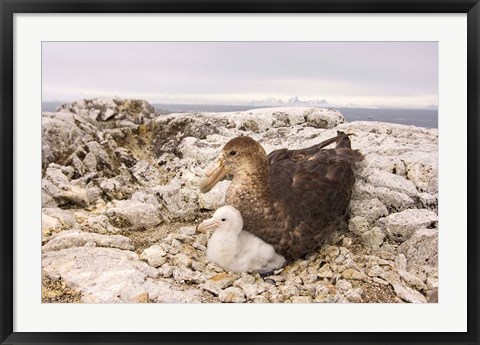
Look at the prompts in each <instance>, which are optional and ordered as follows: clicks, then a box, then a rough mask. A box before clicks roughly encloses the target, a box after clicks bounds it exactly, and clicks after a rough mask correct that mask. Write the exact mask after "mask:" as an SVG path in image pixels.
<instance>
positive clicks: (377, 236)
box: [361, 227, 385, 251]
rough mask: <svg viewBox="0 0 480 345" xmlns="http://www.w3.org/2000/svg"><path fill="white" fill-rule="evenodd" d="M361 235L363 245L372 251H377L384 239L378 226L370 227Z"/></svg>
mask: <svg viewBox="0 0 480 345" xmlns="http://www.w3.org/2000/svg"><path fill="white" fill-rule="evenodd" d="M361 237H362V240H363V243H364V245H365V247H367V248H370V249H371V250H373V251H377V250H378V249H379V248H380V246H381V245H382V244H383V241H384V239H385V235H384V234H383V231H382V230H380V228H378V227H373V228H372V229H370V230H368V231H365V232H364V233H363V234H362V235H361Z"/></svg>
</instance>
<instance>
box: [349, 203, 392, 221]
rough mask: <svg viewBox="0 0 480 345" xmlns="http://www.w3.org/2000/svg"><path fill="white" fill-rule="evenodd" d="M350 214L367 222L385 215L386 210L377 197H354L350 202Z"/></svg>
mask: <svg viewBox="0 0 480 345" xmlns="http://www.w3.org/2000/svg"><path fill="white" fill-rule="evenodd" d="M350 214H351V215H352V216H353V217H356V216H360V217H363V218H364V219H366V220H367V221H368V222H369V223H373V222H374V221H376V220H377V219H379V218H381V217H385V216H387V215H388V210H387V208H386V207H385V205H384V204H383V203H382V202H381V201H380V200H379V199H378V198H372V199H368V200H359V199H354V200H352V201H351V203H350Z"/></svg>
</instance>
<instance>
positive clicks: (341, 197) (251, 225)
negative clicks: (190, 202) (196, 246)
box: [200, 131, 363, 260]
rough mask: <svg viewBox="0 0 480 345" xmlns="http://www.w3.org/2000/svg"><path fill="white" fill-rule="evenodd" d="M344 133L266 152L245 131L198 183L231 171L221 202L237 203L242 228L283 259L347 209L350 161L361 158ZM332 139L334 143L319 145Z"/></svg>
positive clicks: (308, 245)
mask: <svg viewBox="0 0 480 345" xmlns="http://www.w3.org/2000/svg"><path fill="white" fill-rule="evenodd" d="M349 135H351V134H345V133H343V132H340V131H337V136H336V137H333V138H330V139H327V140H325V141H323V142H321V143H319V144H317V145H314V146H311V147H309V148H305V149H299V150H287V149H280V150H275V151H272V152H271V153H270V154H269V155H268V156H267V154H266V152H265V150H264V149H263V147H262V146H261V145H260V144H259V143H258V142H256V141H255V140H254V139H252V138H250V137H248V136H242V137H237V138H234V139H232V140H230V141H229V142H228V143H227V144H226V145H225V147H224V148H223V150H222V152H221V154H220V157H219V158H218V159H217V160H216V162H215V164H214V166H213V167H212V168H210V169H209V170H208V171H207V173H206V176H205V177H204V179H203V180H202V181H201V183H200V191H201V192H202V193H207V192H208V191H210V189H211V188H212V187H213V186H214V185H215V184H216V183H217V182H218V181H220V180H221V179H222V178H223V177H225V176H226V175H227V174H231V175H233V179H232V182H231V184H230V186H229V188H228V191H227V195H226V199H225V201H226V203H227V204H229V205H232V206H234V207H235V208H237V209H238V210H239V211H240V212H241V214H242V217H243V220H244V229H245V230H247V231H249V232H251V233H252V234H254V235H255V236H258V237H260V238H261V239H262V240H264V241H265V242H267V243H270V244H271V245H273V247H274V248H275V250H276V252H277V253H279V254H281V255H283V256H284V257H285V258H286V259H290V260H291V259H295V258H298V257H300V256H302V255H304V254H306V253H308V252H310V251H312V250H313V249H315V248H317V247H318V246H320V245H321V244H322V243H323V242H324V241H325V239H326V238H327V236H328V235H329V234H330V233H332V232H333V231H334V230H335V229H337V228H338V226H339V225H340V223H341V221H342V219H344V216H345V214H346V212H347V207H348V205H349V203H350V198H351V195H352V189H353V185H354V183H355V175H354V171H353V168H354V165H355V163H356V162H358V161H360V160H362V159H363V156H362V154H361V153H360V152H358V150H352V149H351V145H350V139H349V137H348V136H349ZM333 143H336V146H335V148H334V149H324V147H325V146H328V145H330V144H333Z"/></svg>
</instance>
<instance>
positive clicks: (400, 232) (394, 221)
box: [378, 209, 438, 242]
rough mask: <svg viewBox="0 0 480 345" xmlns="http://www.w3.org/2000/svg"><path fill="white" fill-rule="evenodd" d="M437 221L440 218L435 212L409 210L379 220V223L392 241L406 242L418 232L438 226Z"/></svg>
mask: <svg viewBox="0 0 480 345" xmlns="http://www.w3.org/2000/svg"><path fill="white" fill-rule="evenodd" d="M437 221H438V216H437V214H436V213H435V212H433V211H430V210H425V209H409V210H405V211H402V212H398V213H393V214H390V215H388V216H387V217H384V218H381V219H379V220H378V223H379V224H380V226H381V227H382V228H383V229H384V231H385V234H386V235H387V236H388V238H389V239H390V240H392V241H398V242H404V241H406V240H408V239H409V238H410V237H411V236H412V235H413V233H414V232H415V231H416V230H419V229H422V228H424V227H427V226H431V225H433V224H436V222H437Z"/></svg>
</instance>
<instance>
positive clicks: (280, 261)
mask: <svg viewBox="0 0 480 345" xmlns="http://www.w3.org/2000/svg"><path fill="white" fill-rule="evenodd" d="M208 229H215V232H214V233H213V234H212V236H211V237H210V239H209V240H208V245H207V260H208V261H210V262H214V263H216V264H217V265H219V266H221V267H222V268H224V269H226V270H229V271H232V272H250V271H257V272H259V273H268V272H272V271H273V270H275V269H278V268H280V267H282V266H283V265H284V264H285V258H284V257H283V256H281V255H279V254H277V253H276V252H275V249H274V248H273V246H272V245H270V244H268V243H266V242H264V241H262V240H261V239H260V238H258V237H256V236H254V235H252V234H251V233H249V232H247V231H244V230H242V229H243V218H242V215H241V214H240V212H239V211H238V210H237V209H236V208H235V207H233V206H230V205H227V206H223V207H220V208H219V209H218V210H216V211H215V213H214V214H213V217H212V218H210V219H207V220H205V221H203V222H202V223H201V224H200V225H199V226H198V230H199V231H205V230H208Z"/></svg>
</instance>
